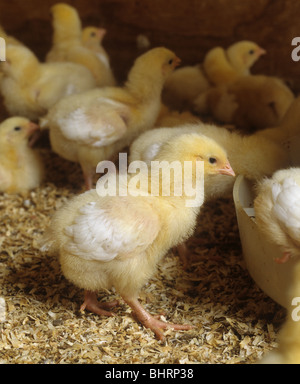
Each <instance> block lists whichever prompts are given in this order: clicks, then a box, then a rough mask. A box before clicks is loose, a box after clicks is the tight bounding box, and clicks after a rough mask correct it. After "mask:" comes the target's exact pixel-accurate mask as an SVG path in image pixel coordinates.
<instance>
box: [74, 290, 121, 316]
mask: <svg viewBox="0 0 300 384" xmlns="http://www.w3.org/2000/svg"><path fill="white" fill-rule="evenodd" d="M117 305H119V302H118V301H117V300H115V301H112V302H110V303H99V302H98V300H97V296H96V294H95V293H94V292H90V291H86V292H85V295H84V302H83V304H82V305H81V307H80V311H84V310H85V309H87V310H88V311H90V312H93V313H95V314H96V315H100V316H115V314H114V313H113V312H110V311H107V310H108V309H111V308H114V307H116V306H117Z"/></svg>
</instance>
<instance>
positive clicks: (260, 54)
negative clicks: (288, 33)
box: [257, 47, 267, 57]
mask: <svg viewBox="0 0 300 384" xmlns="http://www.w3.org/2000/svg"><path fill="white" fill-rule="evenodd" d="M266 53H267V51H266V50H265V49H263V48H260V47H259V48H258V50H257V56H258V57H260V56H262V55H265V54H266Z"/></svg>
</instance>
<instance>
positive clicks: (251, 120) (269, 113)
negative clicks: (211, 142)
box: [194, 75, 295, 132]
mask: <svg viewBox="0 0 300 384" xmlns="http://www.w3.org/2000/svg"><path fill="white" fill-rule="evenodd" d="M294 99H295V96H294V94H293V92H292V91H291V90H290V89H289V88H288V87H287V86H286V85H285V84H284V82H283V81H281V80H280V79H278V78H276V77H271V76H263V75H252V76H244V77H240V78H239V79H237V80H236V81H235V82H233V83H231V84H229V85H227V86H219V87H214V88H211V89H210V90H208V91H207V92H205V93H203V94H202V95H200V96H199V97H198V98H197V99H196V100H195V102H194V110H195V112H198V113H200V114H203V113H208V114H211V115H212V116H213V117H214V118H215V119H217V120H218V121H219V122H222V123H231V124H234V125H235V126H236V127H237V128H238V129H241V130H243V131H245V132H253V131H256V130H259V129H264V128H267V127H272V126H276V125H280V123H281V121H282V119H283V117H284V116H285V114H286V112H287V111H288V109H289V107H290V106H291V104H292V102H293V101H294Z"/></svg>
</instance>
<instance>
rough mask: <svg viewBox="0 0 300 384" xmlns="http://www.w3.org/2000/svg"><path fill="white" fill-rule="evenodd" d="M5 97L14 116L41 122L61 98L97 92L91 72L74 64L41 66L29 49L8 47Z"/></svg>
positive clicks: (4, 65) (4, 82) (43, 64)
mask: <svg viewBox="0 0 300 384" xmlns="http://www.w3.org/2000/svg"><path fill="white" fill-rule="evenodd" d="M6 59H7V60H6V62H3V63H1V65H0V68H1V69H2V72H3V74H4V77H3V79H2V81H1V93H2V96H3V99H4V104H5V107H6V108H7V110H8V112H9V113H10V114H11V115H21V116H25V117H27V118H29V119H31V120H37V119H38V118H39V117H41V116H43V115H44V114H45V113H46V112H47V111H48V109H49V108H50V107H52V106H53V105H54V104H55V103H56V102H57V101H58V100H60V99H61V98H63V97H65V96H68V95H71V94H74V93H79V92H84V91H87V90H89V89H92V88H95V86H96V85H95V80H94V78H93V76H92V75H91V73H90V72H89V70H88V69H86V68H84V67H82V66H81V65H78V64H74V63H41V62H40V61H39V60H38V59H37V57H36V56H35V55H34V53H33V52H32V51H31V50H30V49H28V48H26V47H25V46H13V45H9V46H7V47H6Z"/></svg>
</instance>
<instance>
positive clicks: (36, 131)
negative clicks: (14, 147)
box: [26, 122, 41, 147]
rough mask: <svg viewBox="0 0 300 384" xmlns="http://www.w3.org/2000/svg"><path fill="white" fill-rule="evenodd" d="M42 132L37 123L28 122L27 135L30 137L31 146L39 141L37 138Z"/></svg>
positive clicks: (29, 143)
mask: <svg viewBox="0 0 300 384" xmlns="http://www.w3.org/2000/svg"><path fill="white" fill-rule="evenodd" d="M40 133H41V131H40V127H39V126H38V125H37V124H35V123H33V122H30V123H29V124H28V126H27V134H26V137H28V145H29V147H33V146H34V144H35V143H36V142H37V140H38V139H39V137H40Z"/></svg>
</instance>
